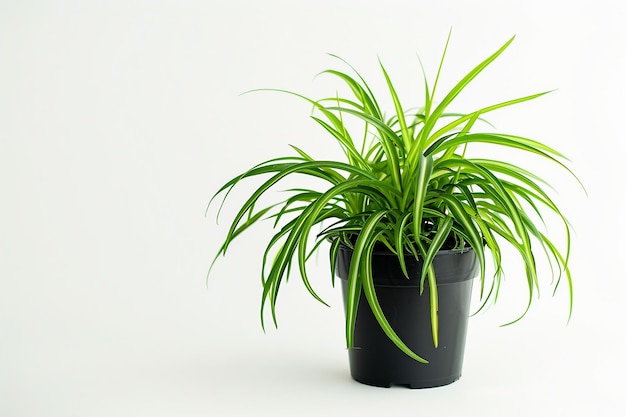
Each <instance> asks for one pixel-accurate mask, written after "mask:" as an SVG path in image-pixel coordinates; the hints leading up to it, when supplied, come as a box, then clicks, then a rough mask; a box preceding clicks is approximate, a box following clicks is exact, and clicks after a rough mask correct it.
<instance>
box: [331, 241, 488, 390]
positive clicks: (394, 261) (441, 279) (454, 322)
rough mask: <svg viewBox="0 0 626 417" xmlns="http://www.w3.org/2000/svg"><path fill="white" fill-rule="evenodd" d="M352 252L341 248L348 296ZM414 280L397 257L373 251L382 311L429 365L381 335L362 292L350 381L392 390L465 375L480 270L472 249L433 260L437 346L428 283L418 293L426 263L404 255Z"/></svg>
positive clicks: (442, 254) (441, 254) (447, 381)
mask: <svg viewBox="0 0 626 417" xmlns="http://www.w3.org/2000/svg"><path fill="white" fill-rule="evenodd" d="M351 258H352V249H350V248H348V247H347V246H343V245H342V246H341V247H340V249H339V254H338V256H337V275H338V277H339V278H341V283H342V290H343V295H344V305H345V300H346V298H345V296H346V291H347V287H348V281H347V279H348V271H349V270H350V260H351ZM406 262H407V269H408V272H409V277H410V279H407V278H406V277H405V276H404V274H403V273H402V270H401V268H400V263H399V261H398V258H397V256H396V255H394V254H393V253H391V252H387V251H375V252H374V256H373V259H372V271H373V272H372V273H373V278H374V285H375V289H376V294H377V295H378V300H379V302H380V305H381V308H382V310H383V312H384V313H385V315H386V317H387V319H388V321H389V323H390V324H391V326H392V327H393V329H394V330H395V332H396V333H397V334H398V336H399V337H400V338H401V339H402V340H403V341H404V342H405V343H406V344H407V346H409V347H410V348H411V349H412V350H413V351H414V352H415V353H417V354H418V355H420V356H421V357H422V358H424V359H426V360H428V361H429V363H428V364H423V363H420V362H417V361H415V360H414V359H412V358H410V357H409V356H407V355H406V354H405V353H404V352H402V351H401V350H400V349H399V348H398V347H397V346H396V345H395V344H394V343H393V342H392V341H391V340H389V338H388V337H387V335H386V334H385V333H384V332H383V330H382V329H381V328H380V325H379V324H378V322H377V321H376V318H375V317H374V315H373V313H372V311H371V309H370V307H369V304H368V303H367V300H366V299H365V295H364V294H363V293H361V299H360V300H359V307H358V312H357V317H356V328H355V331H354V347H353V348H351V349H349V351H348V354H349V358H350V372H351V375H352V378H354V379H355V380H356V381H359V382H361V383H364V384H368V385H374V386H380V387H390V386H392V385H404V386H408V387H410V388H430V387H437V386H442V385H447V384H450V383H452V382H454V381H456V380H458V379H459V378H460V377H461V371H462V367H463V353H464V350H465V338H466V333H467V322H468V317H469V306H470V298H471V292H472V279H473V278H474V277H475V276H476V273H477V271H478V261H477V258H476V254H475V253H474V251H473V250H471V249H470V250H465V251H464V252H462V251H459V250H444V251H440V252H439V253H438V254H437V256H436V257H435V260H434V263H433V265H434V267H435V275H436V278H437V290H438V294H439V346H438V348H435V347H434V346H433V341H432V330H431V322H430V300H429V288H428V282H426V284H425V288H424V292H423V294H422V295H420V291H419V279H420V276H421V271H422V264H421V262H420V261H416V260H415V258H413V257H412V256H408V255H407V257H406Z"/></svg>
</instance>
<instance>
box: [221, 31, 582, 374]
mask: <svg viewBox="0 0 626 417" xmlns="http://www.w3.org/2000/svg"><path fill="white" fill-rule="evenodd" d="M513 39H514V37H512V38H511V39H509V40H508V41H507V42H506V43H505V44H504V45H502V46H501V47H500V48H499V49H498V50H497V51H495V52H494V53H493V54H491V55H490V56H489V57H488V58H486V59H485V60H484V61H482V62H480V63H479V64H478V65H477V66H476V67H475V68H473V69H472V70H471V71H470V72H468V73H467V75H465V76H464V77H463V78H462V79H461V80H460V81H458V83H456V85H454V87H453V88H452V89H451V90H450V91H449V92H448V93H447V94H445V95H444V96H443V98H442V99H440V100H438V101H437V100H435V93H436V90H437V85H438V82H439V79H440V75H441V73H442V67H443V62H444V58H445V55H446V51H447V49H448V44H449V41H450V36H448V39H447V41H446V44H445V48H444V50H443V54H442V57H441V61H440V63H439V67H438V70H437V74H436V77H435V80H434V84H433V85H432V87H431V86H430V84H429V82H428V79H427V77H426V75H424V76H423V84H424V91H425V95H424V98H423V99H424V103H423V106H421V107H419V110H417V111H416V110H412V111H411V110H407V108H406V107H404V106H403V104H401V101H400V98H399V95H398V93H397V91H396V89H395V87H394V84H393V83H392V81H391V79H390V77H389V74H388V72H387V70H386V69H385V67H384V66H383V65H382V63H380V70H381V72H382V76H383V77H384V81H385V84H386V87H387V89H386V90H387V91H386V92H385V94H387V95H388V96H387V97H388V99H390V101H392V102H393V113H392V115H391V116H390V117H386V116H385V113H383V111H382V109H381V107H380V106H379V104H378V100H377V97H376V95H375V94H374V93H373V91H372V90H371V89H370V87H369V85H368V83H367V82H366V81H365V79H364V78H363V77H362V76H361V75H360V74H359V73H358V72H357V71H356V70H355V69H354V68H353V67H352V66H350V65H349V64H348V63H347V62H346V61H344V60H342V59H341V58H339V57H336V56H335V58H337V59H339V60H340V61H341V62H342V65H346V67H347V68H349V71H346V72H344V71H339V70H335V69H329V70H326V71H324V72H323V73H322V74H326V75H328V76H331V77H335V78H336V79H338V80H339V81H340V83H341V84H342V85H344V87H345V86H347V87H348V88H347V90H346V91H350V92H351V93H350V94H349V95H348V96H339V95H338V96H334V97H326V98H321V99H311V98H308V97H305V96H302V95H300V94H297V93H293V92H290V91H285V90H272V91H281V92H285V93H288V94H291V95H294V96H297V97H299V98H300V99H302V100H305V101H306V102H308V103H310V105H311V106H312V108H313V112H312V115H311V118H312V119H313V121H315V123H317V124H319V126H320V127H321V128H322V129H323V131H325V132H326V133H327V134H328V135H329V136H330V137H331V138H333V140H335V141H337V143H338V144H339V145H340V146H341V148H342V149H343V151H344V153H345V160H343V161H334V160H317V159H314V158H313V157H311V156H309V154H308V153H306V152H305V151H304V150H302V149H300V148H298V147H296V146H291V148H292V149H293V151H294V154H293V155H292V156H284V157H279V158H275V159H271V160H268V161H265V162H262V163H260V164H258V165H256V166H254V167H252V168H251V169H249V170H248V171H246V172H244V173H242V174H241V175H238V176H237V177H235V178H233V179H231V180H230V181H228V182H227V183H226V184H224V185H223V186H222V187H221V188H220V189H219V190H218V191H217V193H216V194H215V195H214V196H213V199H215V198H216V197H217V196H218V195H222V196H223V199H224V200H225V199H226V198H227V197H228V195H229V193H230V192H231V190H232V189H233V187H235V186H236V185H237V184H239V183H240V182H241V181H243V180H247V179H249V178H252V177H258V176H269V178H267V179H266V180H265V181H264V182H263V183H262V185H260V186H259V187H258V188H257V189H256V190H255V191H254V192H253V193H252V195H250V196H249V198H248V199H247V201H245V203H244V204H243V205H242V206H241V208H240V209H239V211H238V212H237V214H236V215H235V216H234V219H233V220H232V223H231V225H230V228H229V230H228V232H227V234H226V238H225V240H224V242H223V244H222V246H221V247H220V249H219V251H218V254H217V256H216V259H217V257H219V256H220V255H224V254H226V252H227V249H228V248H229V246H230V244H231V243H232V242H233V240H234V239H235V238H237V237H238V236H239V235H240V234H241V233H242V232H244V231H246V230H247V229H249V228H250V227H251V226H252V225H254V224H255V223H257V222H259V221H260V220H263V219H269V220H271V221H272V222H273V226H274V230H275V234H274V235H273V236H272V237H271V238H270V239H269V241H268V243H267V246H266V249H265V253H264V255H263V260H262V267H261V275H262V286H263V295H262V302H261V323H262V326H263V328H265V324H264V311H265V308H266V307H267V305H268V304H269V308H270V310H271V317H272V319H273V322H274V324H275V325H276V300H277V296H278V293H279V289H280V286H281V283H282V282H283V280H287V278H288V276H289V275H290V273H291V271H292V269H294V267H297V269H298V272H299V275H300V277H301V279H302V282H303V283H304V286H305V287H306V289H307V290H308V291H309V293H310V294H311V295H312V296H313V297H314V298H315V299H317V300H318V301H320V302H321V303H323V304H326V303H325V302H324V300H322V298H321V297H320V296H319V295H318V294H317V293H316V292H315V290H314V289H313V287H312V285H311V282H310V279H309V275H308V273H307V261H308V260H309V258H310V257H311V255H312V254H313V253H315V252H316V251H317V250H318V249H320V247H321V246H322V243H323V242H330V267H331V276H332V277H333V278H332V279H333V284H334V276H335V271H334V268H335V262H336V258H337V253H338V249H339V247H340V245H347V246H349V247H351V248H352V249H353V255H352V261H351V265H350V270H349V276H348V291H347V301H346V328H345V332H346V333H345V336H346V342H347V346H348V348H351V347H353V331H354V326H355V316H356V312H357V306H358V302H359V299H360V296H361V293H362V292H363V293H364V295H365V299H366V301H367V303H369V306H370V307H371V310H372V312H373V313H374V315H375V317H376V319H377V321H378V323H379V324H380V326H381V328H382V329H383V330H384V332H385V334H386V335H387V336H388V337H389V338H390V339H391V340H392V341H393V343H395V345H396V346H397V347H398V348H400V349H401V350H402V351H403V352H405V353H406V354H407V355H409V356H410V357H412V358H413V359H415V360H417V361H420V362H427V361H426V360H425V359H423V358H422V357H420V356H418V354H417V353H416V352H413V351H412V350H411V349H410V348H409V347H408V346H407V345H406V344H405V343H404V342H403V341H402V340H401V339H400V338H399V337H398V335H397V334H396V333H395V331H394V329H393V327H392V326H391V325H390V324H389V322H388V320H387V318H386V317H385V314H384V313H383V311H382V309H381V307H380V305H379V302H378V299H377V296H376V289H375V287H374V283H373V279H372V267H371V263H372V253H373V251H374V248H386V250H389V251H391V252H393V253H394V254H395V255H397V258H398V260H399V263H400V265H401V267H402V269H403V271H404V273H405V274H407V272H406V259H407V257H415V258H416V259H419V260H421V261H422V262H423V268H422V271H423V272H422V275H421V277H420V280H421V281H420V291H421V292H424V289H425V285H424V284H425V282H428V286H427V288H428V296H429V298H430V301H431V302H430V305H431V312H430V313H431V324H432V339H433V343H434V345H435V346H437V344H438V326H439V325H438V316H437V308H438V307H437V303H438V296H437V276H436V274H435V270H434V268H433V266H432V262H433V259H434V257H435V255H436V254H437V252H438V251H440V250H441V249H456V250H458V251H466V250H473V251H475V253H476V256H477V259H478V262H479V265H480V281H479V284H480V300H481V306H480V309H482V308H483V307H485V306H486V305H487V304H491V303H492V302H495V300H496V299H497V298H498V293H499V290H500V284H501V280H502V277H503V260H504V259H503V251H502V248H503V245H509V246H510V247H512V248H513V249H514V250H515V253H517V254H519V256H520V257H521V260H522V261H523V265H524V270H525V274H522V275H521V276H522V277H525V278H524V279H525V281H526V284H525V286H526V287H527V289H528V303H527V305H526V306H525V309H524V311H523V312H522V313H521V314H520V316H519V317H518V318H517V319H516V320H513V321H512V322H515V321H517V320H519V319H520V318H521V317H523V316H524V315H525V314H526V312H527V311H528V309H529V307H530V305H531V302H532V301H533V300H534V299H535V298H536V295H537V293H538V292H539V287H540V285H539V284H540V282H539V274H538V270H537V263H536V259H535V256H536V255H537V254H540V255H543V256H546V257H547V258H548V260H549V261H550V266H551V268H552V273H553V278H555V277H556V279H553V280H552V281H551V282H552V284H551V285H553V287H554V290H555V291H556V289H557V287H558V286H559V284H560V282H561V281H562V277H564V280H565V281H566V283H567V288H568V291H569V314H570V316H571V311H572V300H573V290H572V279H571V274H570V270H569V267H568V258H569V253H570V225H569V223H568V221H567V220H566V219H565V217H564V216H563V214H562V213H561V211H560V210H559V208H557V205H556V204H555V203H554V201H553V200H552V199H551V197H550V196H549V195H548V193H547V192H546V190H545V189H546V186H547V183H546V182H544V181H543V180H542V179H541V178H539V177H538V176H537V175H535V174H533V173H532V172H530V171H528V170H527V169H524V168H522V167H520V166H517V165H515V164H513V163H511V162H506V161H502V160H494V159H488V158H473V157H469V156H468V153H467V150H468V148H469V147H471V146H472V145H474V144H488V145H491V146H495V147H505V148H513V149H515V150H520V151H523V152H527V153H531V154H534V155H538V156H539V157H542V158H546V159H548V160H549V161H552V162H554V163H556V164H558V165H560V166H561V167H563V168H564V169H565V170H567V171H568V172H569V173H571V171H570V170H569V168H567V166H566V165H564V163H563V162H562V161H563V160H565V157H564V156H563V155H562V154H561V153H559V152H558V151H556V150H555V149H552V148H551V147H549V146H547V145H545V144H543V143H540V142H538V141H536V140H533V139H529V138H526V137H521V136H517V135H511V134H502V133H484V132H475V131H474V130H475V125H477V124H478V123H477V122H479V121H481V120H482V116H483V115H485V114H487V113H489V112H492V111H494V110H497V109H500V108H503V107H508V106H512V105H514V104H518V103H522V102H526V101H529V100H533V99H536V98H538V97H540V96H542V95H544V94H546V93H547V92H542V93H538V94H532V95H529V96H525V97H521V98H516V99H513V100H508V101H504V102H501V103H497V104H493V105H491V106H487V107H483V108H480V109H477V110H475V111H473V112H469V113H462V114H461V113H450V112H448V111H447V109H448V106H449V105H450V104H451V103H452V102H453V101H454V99H455V98H456V97H457V96H458V95H459V94H460V93H461V92H462V91H463V90H464V88H465V87H466V86H467V85H468V84H469V83H470V82H471V81H472V80H473V79H474V78H475V77H476V76H478V75H479V74H480V73H481V72H482V71H483V70H484V69H485V68H486V67H487V66H488V65H489V64H491V63H492V62H493V61H494V60H495V59H496V58H497V57H498V56H500V55H501V54H502V52H503V51H504V50H505V49H507V47H509V45H510V44H511V42H512V41H513ZM420 65H421V62H420ZM422 72H423V73H424V69H423V67H422ZM349 119H353V120H349ZM354 120H358V121H360V122H361V123H359V124H358V126H359V127H358V129H357V130H356V131H355V129H354V128H349V127H348V124H349V125H350V126H354V123H353V121H354ZM361 126H362V127H361ZM361 129H362V130H361ZM297 175H304V176H309V177H315V178H317V179H320V180H322V181H323V182H324V183H325V184H326V187H323V188H321V189H304V188H298V189H290V190H287V191H288V192H289V194H288V197H287V198H286V199H284V200H282V201H279V202H277V203H275V204H271V205H268V206H263V207H258V205H259V204H257V203H258V202H259V199H260V197H261V196H262V195H264V194H265V193H266V192H267V191H268V190H270V189H273V188H274V187H275V186H276V185H277V184H278V183H279V182H281V180H283V179H285V178H286V177H293V176H297ZM572 175H573V174H572ZM213 199H211V201H213ZM209 204H211V203H209ZM222 204H223V201H222ZM220 208H221V207H220ZM546 211H547V212H552V213H554V214H556V216H557V218H558V219H560V221H562V224H563V229H564V242H565V243H564V245H563V246H564V248H558V247H557V245H556V244H555V243H554V242H553V241H552V240H551V239H550V238H549V237H548V236H547V234H546V232H545V231H544V229H545V227H544V225H543V224H542V223H543V219H542V214H545V212H546ZM218 217H219V211H218ZM318 227H319V229H318ZM313 229H315V230H316V232H315V233H314V232H313ZM486 252H490V254H491V259H492V260H493V267H494V271H495V272H494V275H493V276H492V277H489V278H488V277H486V269H487V266H486V262H487V261H486ZM480 309H479V310H480Z"/></svg>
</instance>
